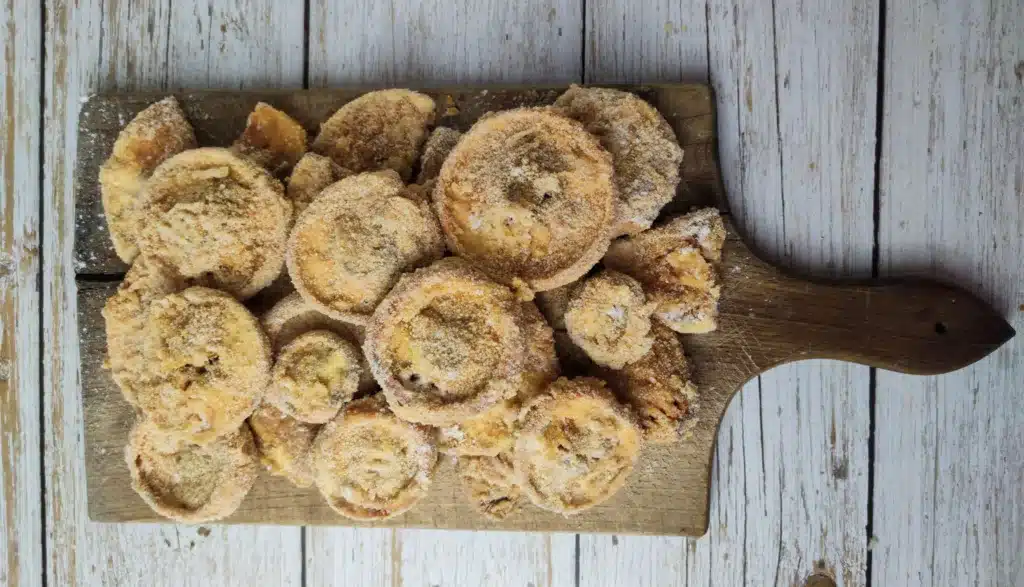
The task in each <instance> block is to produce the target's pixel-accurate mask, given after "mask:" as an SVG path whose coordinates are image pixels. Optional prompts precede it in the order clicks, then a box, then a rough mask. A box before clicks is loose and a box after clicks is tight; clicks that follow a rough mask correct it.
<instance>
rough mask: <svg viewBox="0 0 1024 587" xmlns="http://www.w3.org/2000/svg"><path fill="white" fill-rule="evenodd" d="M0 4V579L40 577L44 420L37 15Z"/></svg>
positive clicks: (32, 7) (34, 7)
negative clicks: (2, 63) (1, 64)
mask: <svg viewBox="0 0 1024 587" xmlns="http://www.w3.org/2000/svg"><path fill="white" fill-rule="evenodd" d="M41 15H42V11H41V10H40V7H39V5H38V3H33V2H31V1H30V0H24V1H21V0H18V1H15V2H5V3H4V4H3V5H2V6H0V39H2V41H0V44H2V45H3V51H4V56H5V59H6V75H5V76H3V78H0V141H2V142H0V585H19V584H24V585H30V584H33V583H36V582H38V581H40V580H41V577H42V565H43V550H42V547H43V532H42V528H43V525H42V523H41V520H42V505H43V500H42V483H41V481H42V475H41V473H40V468H41V466H42V455H41V454H40V452H41V450H40V444H39V438H40V429H39V427H40V421H39V406H40V397H39V369H40V362H39V342H40V339H39V337H40V332H41V330H40V323H39V228H40V227H39V222H40V220H39V198H40V193H39V188H40V185H39V180H40V173H41V172H40V169H39V140H40V137H39V132H38V131H39V123H40V120H41V117H42V113H41V112H40V102H39V84H40V80H41V76H42V61H41V57H42V55H41V52H40V48H41V42H40V41H41V39H40V33H39V19H40V18H42V16H41Z"/></svg>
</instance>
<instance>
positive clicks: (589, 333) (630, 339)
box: [565, 270, 655, 369]
mask: <svg viewBox="0 0 1024 587" xmlns="http://www.w3.org/2000/svg"><path fill="white" fill-rule="evenodd" d="M654 308H655V304H653V303H651V302H648V301H647V299H646V297H645V296H644V291H643V288H642V287H641V286H640V283H639V282H637V281H636V280H635V279H633V278H632V277H630V276H628V275H626V274H624V273H619V272H618V271H610V270H605V271H602V272H600V273H598V274H597V275H594V276H592V277H588V278H586V279H584V280H583V282H582V283H580V285H579V286H578V287H576V288H575V289H574V290H573V293H572V296H571V297H570V298H569V303H568V306H567V310H566V312H565V326H566V330H567V331H568V332H569V336H570V337H572V340H573V342H575V343H576V344H577V345H578V346H579V347H580V348H582V349H583V350H584V351H585V352H586V353H587V355H588V356H589V357H590V358H591V359H592V360H593V361H594V362H595V363H597V364H599V365H604V366H607V367H611V368H613V369H621V368H622V367H623V366H625V365H627V364H629V363H632V362H634V361H637V360H639V359H640V357H642V356H644V355H645V354H647V351H648V350H649V349H650V348H651V344H652V343H653V342H654V341H653V339H652V338H651V337H650V336H649V335H648V333H649V332H650V330H651V313H652V312H653V311H654Z"/></svg>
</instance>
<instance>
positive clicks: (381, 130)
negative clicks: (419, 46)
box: [313, 90, 435, 181]
mask: <svg viewBox="0 0 1024 587" xmlns="http://www.w3.org/2000/svg"><path fill="white" fill-rule="evenodd" d="M434 109H435V105H434V100H433V99H431V98H430V96H427V95H424V94H420V93H419V92H413V91H412V90H379V91H376V92H368V93H366V94H363V95H362V96H360V97H358V98H356V99H355V100H352V101H351V102H349V103H348V104H345V105H344V106H342V107H341V108H339V109H338V111H337V112H335V113H334V114H333V115H331V117H330V118H329V119H328V120H327V122H325V123H323V124H322V125H320V134H319V135H317V137H316V140H315V141H313V150H314V151H316V152H317V153H320V154H322V155H327V156H328V157H330V158H331V159H333V160H334V162H335V163H337V164H338V165H340V166H342V167H343V168H345V169H348V170H349V171H351V172H352V173H362V172H364V171H378V170H381V169H392V170H394V171H397V172H398V174H399V175H401V176H402V179H403V180H405V181H407V180H409V179H410V177H411V176H412V167H413V165H414V164H415V163H416V159H417V157H418V156H419V154H420V147H421V146H422V145H423V142H424V141H425V140H426V138H427V129H428V127H429V126H430V125H431V124H433V122H434Z"/></svg>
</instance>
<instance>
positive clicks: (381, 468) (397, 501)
mask: <svg viewBox="0 0 1024 587" xmlns="http://www.w3.org/2000/svg"><path fill="white" fill-rule="evenodd" d="M312 455H313V478H314V480H315V482H316V486H317V488H318V489H319V490H320V493H321V494H322V495H323V496H324V499H326V500H327V503H328V505H330V506H331V508H332V509H334V511H336V512H338V513H339V514H341V515H343V516H345V517H347V518H351V519H353V520H371V521H372V520H385V519H387V518H391V517H394V516H397V515H399V514H402V513H404V512H406V511H408V510H409V509H410V508H411V507H412V506H414V505H415V504H416V503H417V502H418V501H419V500H420V499H422V498H423V497H424V496H425V495H426V494H427V491H428V489H429V488H430V481H431V479H432V477H433V473H434V466H435V465H436V463H437V449H436V448H435V447H434V444H433V440H432V438H431V434H430V432H429V429H427V428H425V427H423V426H417V425H416V424H411V423H409V422H405V421H402V420H399V419H398V418H397V417H396V416H395V415H394V414H393V413H392V412H391V411H390V410H388V407H387V403H386V402H385V401H384V398H383V397H382V396H380V394H378V395H376V396H373V397H368V398H364V399H361V400H356V401H354V402H352V403H350V404H348V405H347V406H345V409H343V410H342V411H341V413H339V414H338V415H337V417H335V418H334V419H333V420H331V421H330V422H328V423H327V424H326V425H324V427H323V429H322V430H321V431H320V434H319V435H317V438H316V440H315V441H314V442H313V452H312Z"/></svg>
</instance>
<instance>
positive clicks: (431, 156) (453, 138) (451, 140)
mask: <svg viewBox="0 0 1024 587" xmlns="http://www.w3.org/2000/svg"><path fill="white" fill-rule="evenodd" d="M460 138H462V133H461V132H459V131H457V130H455V129H454V128H448V127H446V126H439V127H437V128H435V129H434V130H433V131H432V132H431V133H430V136H429V137H427V142H426V143H425V144H424V145H423V155H422V156H421V157H420V172H419V174H417V175H416V183H418V184H421V185H422V184H425V183H427V182H428V181H430V180H432V179H436V178H437V176H438V174H440V173H441V166H442V165H444V160H445V159H447V158H448V153H451V152H452V149H454V148H455V145H457V144H458V142H459V139H460Z"/></svg>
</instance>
